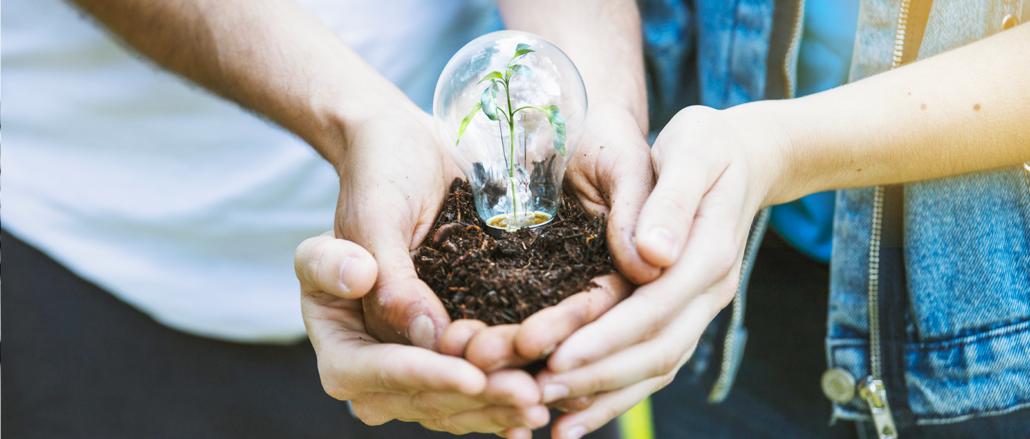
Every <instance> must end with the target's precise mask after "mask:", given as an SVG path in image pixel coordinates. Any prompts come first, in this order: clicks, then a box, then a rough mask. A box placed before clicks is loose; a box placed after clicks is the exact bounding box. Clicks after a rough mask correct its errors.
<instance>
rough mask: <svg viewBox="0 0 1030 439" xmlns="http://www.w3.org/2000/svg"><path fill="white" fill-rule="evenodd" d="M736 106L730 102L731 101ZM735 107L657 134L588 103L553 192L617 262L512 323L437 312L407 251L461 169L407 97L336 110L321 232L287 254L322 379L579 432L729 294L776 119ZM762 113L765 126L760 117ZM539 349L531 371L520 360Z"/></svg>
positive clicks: (492, 421)
mask: <svg viewBox="0 0 1030 439" xmlns="http://www.w3.org/2000/svg"><path fill="white" fill-rule="evenodd" d="M738 108H739V107H738ZM731 111H733V110H725V111H716V110H713V109H709V108H704V107H690V108H687V109H684V110H682V111H681V112H680V113H679V114H678V115H677V116H676V117H675V118H674V119H673V120H672V121H671V122H670V123H669V124H668V125H667V126H666V127H665V128H664V129H663V130H662V132H661V134H660V135H659V137H658V138H657V141H656V142H655V144H654V147H653V148H649V147H648V143H647V140H646V137H645V134H644V133H643V132H642V130H641V128H640V127H639V126H638V124H637V122H636V120H635V119H634V118H633V117H632V115H631V114H630V113H629V112H628V111H626V110H625V109H623V108H620V107H619V106H617V105H606V104H600V105H594V106H592V107H591V110H590V113H589V115H588V117H587V121H586V125H585V127H584V129H583V132H584V135H583V138H582V140H581V143H580V145H579V147H578V150H577V151H576V153H575V157H573V158H572V159H571V160H570V164H569V167H568V171H567V173H566V176H565V183H564V184H565V190H566V193H568V194H569V195H571V196H573V197H574V198H575V199H576V200H578V201H579V203H580V204H581V205H582V207H583V208H584V209H586V210H587V211H588V212H589V213H591V214H594V215H601V214H604V215H606V216H607V221H608V229H607V230H608V232H607V233H608V243H609V246H610V249H611V253H612V255H613V257H614V259H615V263H616V266H617V267H618V271H619V273H618V274H612V275H607V276H603V277H601V278H598V279H596V280H595V282H596V284H597V285H599V287H597V288H594V289H592V290H589V291H585V292H581V293H578V294H575V295H572V296H570V297H568V298H566V299H565V300H564V301H563V302H561V303H559V304H558V305H556V306H554V307H551V308H547V309H545V310H542V311H540V312H538V313H536V314H534V315H533V316H531V317H529V318H528V319H527V320H525V321H524V322H523V323H522V324H519V325H503V326H494V327H486V325H485V324H483V323H482V322H479V321H471V320H463V321H455V322H452V321H450V319H449V317H448V315H447V313H446V311H445V310H444V307H443V305H442V304H441V302H440V301H439V299H437V297H436V296H435V294H434V293H433V292H432V291H431V290H430V289H429V287H428V286H427V285H426V284H424V283H423V282H422V281H421V280H419V279H418V277H417V275H416V273H415V269H414V265H413V263H412V260H411V256H410V252H411V250H412V249H414V248H416V247H417V246H418V245H419V244H420V243H421V242H422V241H423V239H424V238H425V236H426V234H427V232H428V231H429V229H430V227H431V226H432V224H433V221H434V220H435V218H436V216H437V213H438V212H439V209H440V206H441V204H442V202H443V200H444V198H445V196H446V194H447V190H448V187H449V185H450V182H451V181H452V180H453V179H454V178H456V177H461V172H460V170H458V168H457V167H456V166H455V165H454V163H453V162H452V161H451V160H450V158H449V157H448V155H447V154H446V152H445V151H444V148H447V147H453V145H441V144H440V142H439V141H438V140H437V136H436V132H435V129H434V126H433V120H432V118H431V117H430V116H429V115H428V114H426V113H424V112H422V111H420V110H419V109H417V108H415V107H414V106H413V105H411V106H402V107H398V108H392V109H385V110H380V111H375V112H372V113H370V114H368V115H367V116H365V117H363V118H362V119H360V120H357V121H353V122H351V123H349V124H348V126H347V127H346V128H347V129H346V130H344V131H343V132H344V133H345V134H344V135H343V139H341V142H342V143H343V150H344V154H343V157H342V158H341V159H340V162H339V163H335V165H336V167H337V170H338V172H339V174H340V198H339V204H338V208H337V215H336V221H335V231H334V233H327V234H326V235H323V236H319V237H314V238H311V239H308V240H306V241H304V243H302V244H301V245H300V247H299V248H298V249H297V253H296V259H295V268H296V271H297V277H298V278H299V280H300V284H301V297H302V302H301V305H302V311H303V315H304V322H305V324H306V327H307V331H308V334H309V336H310V339H311V342H312V344H313V345H314V348H315V351H316V353H317V355H318V368H319V374H320V376H321V380H322V384H323V386H324V388H325V390H326V391H327V392H328V393H329V394H330V395H331V396H333V397H335V398H337V399H341V400H349V401H350V402H351V404H352V408H353V410H354V413H355V414H356V415H357V417H358V418H360V419H361V420H362V421H363V422H365V423H367V424H371V425H378V424H382V423H385V422H387V421H390V420H393V419H399V420H402V421H413V422H419V423H421V424H422V425H424V426H425V427H427V428H429V429H433V430H442V431H448V432H452V433H456V434H463V433H469V432H483V433H496V434H498V435H500V436H503V437H508V438H529V437H530V436H531V430H532V429H536V428H540V427H542V426H545V425H547V423H548V422H549V421H550V419H549V418H550V415H549V410H548V407H551V408H558V409H561V410H562V411H563V412H565V413H564V414H562V415H561V416H560V417H558V419H556V420H554V423H553V427H552V435H553V437H555V438H557V439H569V438H579V437H581V436H583V435H584V434H586V433H588V432H590V431H593V430H595V429H597V428H599V427H601V426H603V425H604V424H605V423H607V422H608V421H610V420H612V419H613V418H615V417H616V416H618V415H619V414H621V413H623V412H625V411H626V410H628V409H630V408H632V407H633V406H634V405H636V404H637V403H638V402H640V401H642V400H643V399H645V398H646V397H647V396H648V395H650V394H651V393H653V392H655V391H657V390H659V389H661V388H662V387H664V386H665V385H666V384H668V383H669V382H670V381H671V380H672V379H673V377H674V376H675V374H676V372H677V371H678V370H679V368H680V367H681V366H682V365H683V364H684V363H685V362H686V361H687V359H688V358H689V357H690V355H691V354H692V352H693V351H694V348H695V346H696V344H697V341H698V339H699V337H700V336H701V333H702V332H703V331H704V329H705V327H706V326H707V325H708V323H709V322H710V321H711V320H712V318H713V317H714V316H715V315H716V314H717V313H718V312H719V311H720V310H721V309H722V308H723V307H725V306H726V305H727V304H729V303H730V301H731V300H732V298H733V295H734V294H735V292H736V288H737V284H738V276H739V272H740V266H741V259H742V255H743V249H744V244H745V241H746V239H747V234H748V230H749V228H750V225H751V221H752V218H753V217H754V215H755V213H756V212H757V211H758V209H760V208H761V207H762V206H764V205H766V204H768V203H767V202H766V200H767V199H769V198H770V196H769V187H771V184H770V183H769V182H771V181H773V180H774V179H775V177H776V176H775V175H773V173H772V172H771V171H770V169H775V168H778V167H779V166H777V164H776V163H774V161H773V159H774V158H775V157H776V154H770V153H769V152H768V151H769V150H770V149H771V148H769V145H768V144H770V143H775V142H774V141H773V140H772V139H775V138H777V136H778V135H779V134H780V133H779V130H778V129H777V128H776V127H774V126H766V125H768V124H765V125H763V124H762V123H760V122H761V121H757V120H753V118H751V119H752V120H749V118H748V117H747V115H746V114H740V115H733V114H730V112H731ZM763 126H765V128H762V127H763ZM544 358H546V365H547V367H546V368H545V369H544V370H542V371H541V372H539V373H538V374H537V375H536V376H531V375H530V374H529V373H527V372H526V371H524V370H521V369H519V368H518V367H519V366H521V365H525V364H528V363H530V362H532V361H534V360H538V359H544Z"/></svg>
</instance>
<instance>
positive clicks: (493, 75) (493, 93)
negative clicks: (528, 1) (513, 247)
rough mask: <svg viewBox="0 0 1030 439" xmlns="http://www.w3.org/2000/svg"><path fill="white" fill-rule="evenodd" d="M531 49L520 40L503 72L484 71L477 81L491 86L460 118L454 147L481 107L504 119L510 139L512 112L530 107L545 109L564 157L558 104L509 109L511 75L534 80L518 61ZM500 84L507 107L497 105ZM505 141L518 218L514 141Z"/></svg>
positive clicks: (556, 146)
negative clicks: (508, 145) (507, 146)
mask: <svg viewBox="0 0 1030 439" xmlns="http://www.w3.org/2000/svg"><path fill="white" fill-rule="evenodd" d="M533 52H535V50H533V49H530V48H529V45H528V44H526V43H519V45H518V46H516V47H515V54H514V55H512V56H511V59H510V60H508V64H507V65H506V66H505V69H504V73H501V72H498V71H496V70H495V71H492V72H490V73H487V75H486V76H484V77H483V79H480V80H479V83H483V82H489V84H490V85H489V86H488V87H487V88H486V89H485V90H483V95H482V97H481V98H480V100H479V102H478V103H477V104H476V105H474V106H473V107H472V111H470V112H469V114H468V116H465V118H464V119H462V120H461V127H459V128H458V140H457V141H455V142H454V146H455V147H457V146H458V144H459V143H461V135H462V134H465V128H467V127H468V124H469V122H471V121H472V118H473V117H475V115H476V113H478V112H479V110H480V109H482V110H483V114H485V115H486V117H488V118H490V120H494V121H500V119H499V118H498V117H497V116H498V115H500V116H501V117H503V118H504V121H505V122H507V123H508V130H509V132H510V134H509V136H508V138H509V139H514V138H515V115H516V114H517V113H518V112H520V111H523V110H530V109H532V110H539V111H542V112H544V114H546V115H547V121H548V122H550V123H551V130H552V131H553V137H552V142H553V143H554V149H555V150H557V151H558V154H561V156H562V157H565V118H563V117H562V115H561V111H559V110H558V106H557V105H551V106H549V107H547V108H540V107H534V106H532V105H524V106H521V107H519V108H515V109H514V110H512V108H513V107H512V105H511V93H510V92H509V90H510V85H509V84H510V83H511V79H512V76H513V75H519V76H523V77H525V78H527V79H530V80H532V79H533V70H531V69H530V68H529V67H528V66H525V65H522V64H518V60H519V58H522V57H523V56H526V55H528V54H530V53H533ZM499 87H504V97H505V98H506V99H507V101H508V105H507V106H506V108H501V107H499V106H498V105H497V89H498V88H499ZM508 143H509V144H510V146H511V160H510V161H509V163H510V166H509V168H508V179H510V180H511V192H512V197H513V200H512V210H513V212H512V217H513V218H519V211H518V204H519V203H518V199H517V198H515V197H517V195H516V192H515V142H508ZM534 219H535V218H534ZM531 220H532V219H531ZM498 222H499V221H498ZM509 222H510V224H511V226H510V227H509V228H514V229H517V228H519V226H521V225H522V221H509ZM491 225H496V224H491ZM528 225H535V224H528Z"/></svg>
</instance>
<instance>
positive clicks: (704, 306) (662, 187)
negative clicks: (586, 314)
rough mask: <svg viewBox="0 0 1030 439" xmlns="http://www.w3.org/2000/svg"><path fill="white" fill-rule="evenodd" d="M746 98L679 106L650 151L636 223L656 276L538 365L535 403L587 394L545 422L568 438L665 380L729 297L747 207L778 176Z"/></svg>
mask: <svg viewBox="0 0 1030 439" xmlns="http://www.w3.org/2000/svg"><path fill="white" fill-rule="evenodd" d="M744 107H746V106H742V107H737V108H738V109H736V110H726V111H716V110H713V109H710V108H704V107H691V108H687V109H684V110H682V111H681V112H680V113H679V114H677V115H676V117H675V118H673V120H672V121H671V122H670V123H669V124H668V126H667V127H666V128H665V129H664V130H663V131H662V133H661V134H660V135H659V137H658V139H657V141H656V142H655V145H654V147H653V148H652V150H651V158H652V162H653V166H654V169H655V173H656V174H657V175H658V183H657V185H656V187H655V189H654V191H653V192H652V193H651V195H650V197H649V198H648V199H647V202H646V203H645V204H644V207H643V209H642V210H641V213H640V218H639V221H638V223H637V229H636V235H635V236H636V239H637V241H636V242H637V249H638V251H639V252H640V254H641V256H642V257H643V258H644V260H646V261H647V262H649V263H651V264H654V265H657V266H661V267H665V268H664V270H663V271H662V274H661V276H660V277H659V278H658V279H657V280H655V281H653V282H651V283H649V284H647V285H644V286H642V287H640V288H639V289H637V290H636V291H635V292H634V293H633V295H631V296H630V297H629V298H627V299H626V300H624V301H622V302H621V303H620V304H618V305H616V306H615V307H614V308H613V309H612V310H611V311H609V312H607V313H605V314H604V315H602V316H601V317H600V318H598V319H597V320H596V321H595V322H593V323H591V324H588V325H586V326H585V327H583V328H582V329H580V330H578V331H577V332H575V333H573V334H572V335H571V336H569V338H568V339H567V340H565V341H564V342H563V343H562V344H561V346H559V347H558V349H557V350H556V351H555V353H554V354H553V355H552V356H551V358H550V359H549V361H548V371H546V372H544V373H542V374H541V375H540V376H538V382H539V384H540V386H541V388H542V389H543V395H544V399H543V401H544V402H545V403H551V402H553V401H556V400H559V399H563V398H575V397H579V396H584V395H595V394H596V395H597V396H596V398H595V401H594V403H593V404H592V405H591V406H590V407H589V408H587V409H585V410H583V411H580V412H578V413H572V414H568V415H565V416H562V417H561V418H560V419H558V420H557V421H556V422H555V424H554V430H553V435H554V437H555V438H559V439H567V438H578V437H580V436H582V435H583V434H585V433H587V432H589V431H592V430H594V429H596V428H599V427H600V426H602V425H604V424H605V423H606V422H608V421H609V420H611V419H612V418H614V417H615V416H617V415H618V414H620V413H622V412H624V411H626V410H628V409H629V408H632V407H633V406H634V405H636V404H637V403H638V402H640V401H642V400H643V399H644V398H646V397H647V396H648V395H650V394H651V393H653V392H655V391H657V390H659V389H661V388H662V387H664V386H665V385H666V384H668V383H669V382H670V381H671V380H672V379H673V377H674V376H675V374H676V372H677V371H678V370H679V368H680V367H681V366H682V365H683V364H684V363H685V362H686V361H687V359H688V358H689V357H690V355H691V354H692V353H693V350H694V348H695V346H696V344H697V340H698V339H699V338H700V336H701V333H702V332H703V331H704V329H705V327H706V326H707V325H708V323H709V322H710V321H711V320H712V318H714V316H715V315H716V314H717V313H718V312H719V311H720V310H721V309H722V308H723V307H725V306H726V305H727V304H729V303H730V301H731V300H732V298H733V296H734V294H735V292H736V289H737V284H738V282H739V274H740V267H741V262H742V258H743V253H744V246H745V241H746V239H747V236H748V231H749V229H750V225H751V222H752V219H753V217H754V215H755V213H756V212H757V211H758V210H759V209H760V208H761V207H762V206H763V205H766V204H767V201H766V200H767V199H772V198H775V197H771V196H770V195H771V194H770V193H769V188H770V187H771V183H770V182H772V181H775V178H777V177H779V175H778V174H777V172H778V171H777V170H778V169H779V165H780V163H778V162H777V161H776V160H775V158H776V157H778V155H777V154H776V151H777V149H776V145H780V144H783V143H779V141H780V140H781V139H785V136H784V135H782V133H781V132H780V130H779V128H778V127H775V126H773V125H771V124H767V123H765V122H764V121H763V120H758V119H756V118H753V117H749V114H750V113H749V112H748V110H747V108H744Z"/></svg>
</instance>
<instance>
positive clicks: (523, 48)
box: [508, 43, 536, 65]
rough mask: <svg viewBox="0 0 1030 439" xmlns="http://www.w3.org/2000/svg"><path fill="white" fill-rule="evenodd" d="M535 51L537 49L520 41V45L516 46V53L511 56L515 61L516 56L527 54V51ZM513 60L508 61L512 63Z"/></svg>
mask: <svg viewBox="0 0 1030 439" xmlns="http://www.w3.org/2000/svg"><path fill="white" fill-rule="evenodd" d="M533 52H536V51H535V50H533V49H530V48H529V44H526V43H519V45H518V46H515V55H513V56H512V57H511V61H515V59H516V58H518V57H520V56H522V55H525V54H527V53H533ZM511 61H508V64H509V65H510V64H511Z"/></svg>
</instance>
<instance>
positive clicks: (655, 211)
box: [635, 136, 707, 267]
mask: <svg viewBox="0 0 1030 439" xmlns="http://www.w3.org/2000/svg"><path fill="white" fill-rule="evenodd" d="M661 140H662V139H661V136H659V139H658V141H657V142H655V146H654V147H653V149H652V156H653V157H655V158H657V160H656V165H660V164H661V163H660V160H661V159H662V157H661V155H662V154H661V148H662V145H661ZM665 168H671V167H670V166H665ZM655 170H656V171H657V172H656V173H657V174H658V182H657V184H656V185H655V188H654V191H653V192H651V195H650V196H649V197H648V198H647V201H646V202H644V206H643V207H642V208H641V210H640V217H639V219H638V220H637V229H636V235H635V236H636V243H637V251H638V252H640V256H642V257H643V258H644V260H646V261H648V262H649V263H651V264H654V265H657V266H659V267H668V266H671V265H672V264H673V263H674V262H676V260H677V259H679V257H680V254H681V253H682V252H683V248H684V246H685V245H686V242H687V235H688V234H689V232H690V228H691V225H692V224H693V222H694V215H695V214H696V213H697V206H698V203H700V202H701V197H702V196H703V195H704V193H705V191H706V189H707V184H706V183H707V182H706V173H705V172H696V170H691V169H675V170H673V169H665V171H666V172H661V170H662V167H661V166H655Z"/></svg>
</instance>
